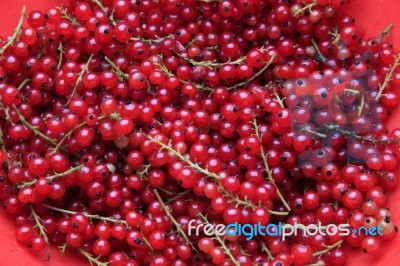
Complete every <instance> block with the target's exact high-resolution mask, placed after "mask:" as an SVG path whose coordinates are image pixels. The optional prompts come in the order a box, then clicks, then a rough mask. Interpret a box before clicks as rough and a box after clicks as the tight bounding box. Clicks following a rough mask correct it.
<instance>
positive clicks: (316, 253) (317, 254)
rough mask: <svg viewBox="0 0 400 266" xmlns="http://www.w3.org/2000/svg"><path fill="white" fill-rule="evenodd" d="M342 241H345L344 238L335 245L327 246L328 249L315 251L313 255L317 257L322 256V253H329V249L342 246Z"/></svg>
mask: <svg viewBox="0 0 400 266" xmlns="http://www.w3.org/2000/svg"><path fill="white" fill-rule="evenodd" d="M342 243H343V240H340V241H338V242H336V243H335V244H333V245H330V246H326V249H324V250H321V251H318V252H315V253H313V257H314V258H315V257H319V256H322V255H324V254H326V253H328V252H329V251H331V250H332V249H334V248H338V247H340V246H341V245H342Z"/></svg>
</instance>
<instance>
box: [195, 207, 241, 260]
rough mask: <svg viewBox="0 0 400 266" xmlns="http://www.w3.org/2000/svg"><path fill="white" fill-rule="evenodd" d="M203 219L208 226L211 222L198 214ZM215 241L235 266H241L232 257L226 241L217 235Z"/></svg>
mask: <svg viewBox="0 0 400 266" xmlns="http://www.w3.org/2000/svg"><path fill="white" fill-rule="evenodd" d="M197 215H198V216H199V217H200V218H201V219H203V221H204V222H205V223H206V224H210V222H209V221H208V220H207V217H205V216H204V215H203V214H202V213H199V214H197ZM215 240H217V241H218V242H219V244H220V245H221V247H222V249H223V250H224V251H225V253H226V254H227V255H228V257H229V259H230V260H231V261H232V263H233V264H235V265H236V266H240V262H239V261H237V260H236V259H235V257H234V256H233V255H232V253H231V251H230V250H229V248H228V247H227V246H226V245H225V241H224V240H223V239H222V238H221V237H220V236H219V235H218V234H215Z"/></svg>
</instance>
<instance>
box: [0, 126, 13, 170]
mask: <svg viewBox="0 0 400 266" xmlns="http://www.w3.org/2000/svg"><path fill="white" fill-rule="evenodd" d="M0 146H1V149H2V150H3V152H4V154H5V155H6V159H7V167H11V165H10V160H9V159H8V154H7V149H6V144H5V142H4V135H3V130H2V129H1V126H0Z"/></svg>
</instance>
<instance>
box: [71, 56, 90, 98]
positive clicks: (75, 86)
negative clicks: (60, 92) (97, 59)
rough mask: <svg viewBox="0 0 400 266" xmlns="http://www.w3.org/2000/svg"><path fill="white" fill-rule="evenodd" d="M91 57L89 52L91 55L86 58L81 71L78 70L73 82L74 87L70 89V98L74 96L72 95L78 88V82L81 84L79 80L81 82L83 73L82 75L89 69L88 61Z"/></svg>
mask: <svg viewBox="0 0 400 266" xmlns="http://www.w3.org/2000/svg"><path fill="white" fill-rule="evenodd" d="M92 58H93V54H91V55H90V56H89V59H88V60H87V62H86V64H85V66H84V67H83V68H82V70H81V72H79V75H78V79H77V80H76V82H75V85H74V88H73V90H72V94H71V97H70V100H71V99H73V98H74V96H75V94H76V90H77V89H78V86H79V84H81V82H82V79H83V75H84V74H85V73H86V72H87V71H89V64H90V61H92Z"/></svg>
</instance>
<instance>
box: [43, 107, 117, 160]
mask: <svg viewBox="0 0 400 266" xmlns="http://www.w3.org/2000/svg"><path fill="white" fill-rule="evenodd" d="M116 115H118V114H116V113H113V114H111V115H105V116H100V117H98V120H99V121H101V120H104V119H106V118H108V117H111V118H113V117H116ZM116 119H118V118H116ZM116 119H115V120H116ZM86 124H87V123H86V122H82V123H80V124H79V125H77V126H75V127H73V128H72V129H70V130H69V131H68V132H67V133H66V134H65V135H64V136H63V138H62V139H61V140H60V141H59V142H58V143H57V145H56V146H55V147H54V149H53V151H52V152H51V153H50V154H54V153H56V152H57V151H58V150H59V149H63V147H62V146H61V145H62V144H63V143H64V142H65V141H66V140H67V139H69V138H70V137H71V135H72V133H73V132H74V131H75V130H77V129H79V128H81V127H83V126H85V125H86Z"/></svg>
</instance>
